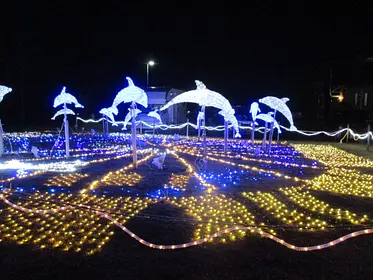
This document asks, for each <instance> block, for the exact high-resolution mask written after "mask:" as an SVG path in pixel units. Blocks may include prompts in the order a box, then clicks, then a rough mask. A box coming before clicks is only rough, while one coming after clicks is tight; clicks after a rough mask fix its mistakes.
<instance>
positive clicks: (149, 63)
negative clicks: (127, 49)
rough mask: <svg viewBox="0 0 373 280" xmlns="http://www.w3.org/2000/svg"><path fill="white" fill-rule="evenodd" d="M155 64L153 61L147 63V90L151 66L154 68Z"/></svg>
mask: <svg viewBox="0 0 373 280" xmlns="http://www.w3.org/2000/svg"><path fill="white" fill-rule="evenodd" d="M154 64H155V62H154V61H153V60H149V61H148V63H146V88H149V66H154Z"/></svg>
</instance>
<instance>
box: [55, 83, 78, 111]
mask: <svg viewBox="0 0 373 280" xmlns="http://www.w3.org/2000/svg"><path fill="white" fill-rule="evenodd" d="M64 103H66V104H74V105H75V108H84V106H83V105H82V104H80V103H79V102H78V100H77V99H76V98H75V96H73V95H72V94H70V93H67V92H66V87H63V89H62V91H61V93H60V94H59V95H57V97H56V98H55V99H54V103H53V107H54V108H56V107H57V106H60V105H62V104H64Z"/></svg>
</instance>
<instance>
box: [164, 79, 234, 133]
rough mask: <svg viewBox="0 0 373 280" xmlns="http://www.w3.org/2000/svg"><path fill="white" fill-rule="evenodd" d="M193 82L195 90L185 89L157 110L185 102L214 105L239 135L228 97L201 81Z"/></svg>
mask: <svg viewBox="0 0 373 280" xmlns="http://www.w3.org/2000/svg"><path fill="white" fill-rule="evenodd" d="M195 83H196V86H197V88H196V89H195V90H190V91H186V92H184V93H182V94H180V95H178V96H176V97H175V98H173V99H172V100H171V101H170V102H168V103H167V104H166V105H164V106H163V107H162V108H161V109H159V110H160V111H163V110H166V109H167V108H168V107H170V106H172V105H175V104H178V103H185V102H190V103H197V104H199V105H200V106H206V107H207V106H208V107H215V108H218V109H220V110H221V111H220V112H219V114H220V115H222V116H223V117H224V118H225V120H226V121H230V122H231V123H232V124H233V127H234V128H235V131H236V134H235V137H241V135H240V133H239V130H238V122H237V119H236V117H235V116H234V113H235V112H234V110H233V108H232V106H231V104H230V103H229V101H228V99H226V98H225V97H224V96H222V95H221V94H220V93H218V92H215V91H212V90H209V89H208V88H207V87H206V86H205V85H204V83H202V82H201V81H198V80H196V81H195Z"/></svg>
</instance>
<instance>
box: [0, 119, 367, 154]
mask: <svg viewBox="0 0 373 280" xmlns="http://www.w3.org/2000/svg"><path fill="white" fill-rule="evenodd" d="M0 124H1V122H0ZM369 132H370V123H369V124H368V133H369ZM370 137H371V136H370V134H369V135H368V137H367V150H368V151H369V147H370Z"/></svg>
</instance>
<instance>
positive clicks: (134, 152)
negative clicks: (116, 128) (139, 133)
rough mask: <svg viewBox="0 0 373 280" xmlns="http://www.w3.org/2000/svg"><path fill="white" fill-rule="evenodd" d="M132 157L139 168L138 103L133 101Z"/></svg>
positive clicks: (134, 165)
mask: <svg viewBox="0 0 373 280" xmlns="http://www.w3.org/2000/svg"><path fill="white" fill-rule="evenodd" d="M131 107H132V127H131V129H132V159H133V167H134V168H137V151H136V120H135V116H136V115H135V114H136V111H135V110H136V103H135V102H132V106H131Z"/></svg>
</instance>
